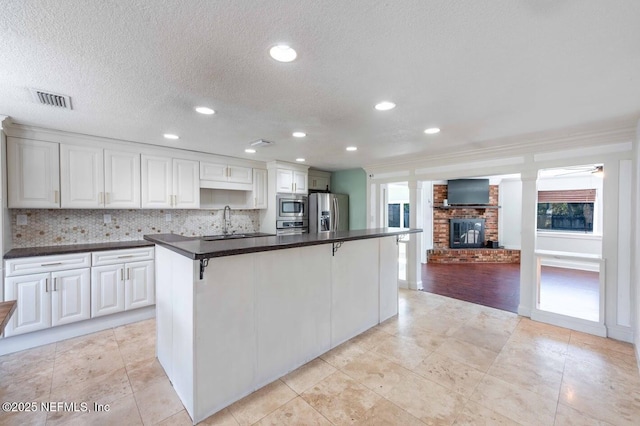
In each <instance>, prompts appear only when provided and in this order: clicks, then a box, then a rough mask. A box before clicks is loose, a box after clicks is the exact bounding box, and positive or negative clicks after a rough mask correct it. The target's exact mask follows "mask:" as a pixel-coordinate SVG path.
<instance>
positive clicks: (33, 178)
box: [7, 137, 60, 209]
mask: <svg viewBox="0 0 640 426" xmlns="http://www.w3.org/2000/svg"><path fill="white" fill-rule="evenodd" d="M7 182H8V204H9V208H19V207H24V208H48V209H51V208H59V207H60V168H59V145H58V144H57V143H53V142H42V141H34V140H29V139H21V138H13V137H9V138H7Z"/></svg>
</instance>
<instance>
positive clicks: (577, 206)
mask: <svg viewBox="0 0 640 426" xmlns="http://www.w3.org/2000/svg"><path fill="white" fill-rule="evenodd" d="M538 229H540V230H558V231H574V232H593V203H538Z"/></svg>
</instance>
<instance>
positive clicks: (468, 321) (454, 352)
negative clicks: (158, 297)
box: [0, 291, 640, 425]
mask: <svg viewBox="0 0 640 426" xmlns="http://www.w3.org/2000/svg"><path fill="white" fill-rule="evenodd" d="M154 345H155V322H154V321H153V320H149V321H143V322H140V323H136V324H131V325H127V326H123V327H119V328H116V329H112V330H107V331H102V332H99V333H94V334H91V335H88V336H83V337H79V338H75V339H71V340H67V341H63V342H59V343H57V344H51V345H47V346H42V347H39V348H35V349H31V350H28V351H24V352H21V353H16V354H11V355H6V356H4V357H0V401H63V402H78V403H79V402H83V401H84V402H88V403H89V404H90V407H92V405H91V404H93V403H95V402H97V403H100V404H108V405H109V407H110V411H109V412H95V411H89V412H85V413H82V412H49V413H47V412H42V411H39V412H36V413H20V414H7V413H0V424H3V425H5V424H18V425H26V424H34V425H43V424H47V425H49V424H51V425H53V424H78V425H88V424H105V425H106V424H109V425H111V424H119V425H135V424H149V425H152V424H161V425H182V424H184V425H188V424H191V421H190V419H189V416H188V415H187V414H186V412H185V410H184V409H183V407H182V404H181V403H180V400H179V399H178V397H177V396H176V394H175V392H174V391H173V389H172V387H171V384H170V383H169V380H168V379H167V377H166V376H165V374H164V372H163V370H162V368H161V367H160V365H159V364H158V362H157V361H156V359H155V357H154ZM202 424H207V425H251V424H258V425H287V424H290V425H331V424H335V425H345V424H357V425H422V424H428V425H451V424H455V425H482V424H485V425H516V424H525V425H527V424H532V425H533V424H535V425H626V424H629V425H631V424H633V425H638V424H640V377H639V375H638V368H637V363H636V359H635V356H634V351H633V347H632V346H631V345H629V344H626V343H621V342H617V341H614V340H609V339H602V338H598V337H594V336H590V335H587V334H583V333H578V332H574V331H570V330H566V329H563V328H559V327H553V326H549V325H545V324H541V323H536V322H533V321H530V320H528V319H526V318H521V317H518V316H517V315H515V314H512V313H509V312H504V311H499V310H495V309H492V308H487V307H484V306H479V305H474V304H471V303H467V302H462V301H458V300H453V299H448V298H445V297H442V296H437V295H434V294H429V293H423V292H412V291H402V292H401V297H400V313H399V315H398V316H397V317H394V318H392V319H390V320H388V321H386V322H385V323H383V324H381V325H379V326H376V327H374V328H372V329H370V330H369V331H367V332H365V333H363V334H362V335H360V336H357V337H355V338H353V339H351V340H350V341H348V342H346V343H344V344H343V345H341V346H339V347H337V348H335V349H333V350H331V351H330V352H327V353H325V354H324V355H322V356H320V357H319V358H316V359H314V360H313V361H311V362H309V363H308V364H306V365H304V366H302V367H300V368H299V369H297V370H296V371H294V372H292V373H290V374H288V375H287V376H285V377H283V378H281V379H280V380H277V381H275V382H273V383H271V384H269V385H267V386H265V387H264V388H262V389H260V390H258V391H257V392H255V393H253V394H251V395H249V396H248V397H246V398H244V399H243V400H241V401H238V402H237V403H235V404H233V405H231V406H230V407H228V408H226V409H224V410H223V411H221V412H219V413H218V414H216V415H214V416H212V417H210V418H209V419H207V420H206V421H205V422H203V423H202Z"/></svg>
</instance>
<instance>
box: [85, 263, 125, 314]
mask: <svg viewBox="0 0 640 426" xmlns="http://www.w3.org/2000/svg"><path fill="white" fill-rule="evenodd" d="M122 311H124V265H107V266H97V267H93V268H91V316H92V317H99V316H102V315H109V314H115V313H116V312H122Z"/></svg>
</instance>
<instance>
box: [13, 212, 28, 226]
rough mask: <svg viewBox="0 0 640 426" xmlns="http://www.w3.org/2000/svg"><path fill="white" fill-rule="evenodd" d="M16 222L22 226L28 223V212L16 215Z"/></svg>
mask: <svg viewBox="0 0 640 426" xmlns="http://www.w3.org/2000/svg"><path fill="white" fill-rule="evenodd" d="M16 222H17V223H18V225H20V226H23V225H26V224H27V223H29V221H28V220H27V215H26V214H19V215H17V216H16Z"/></svg>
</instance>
